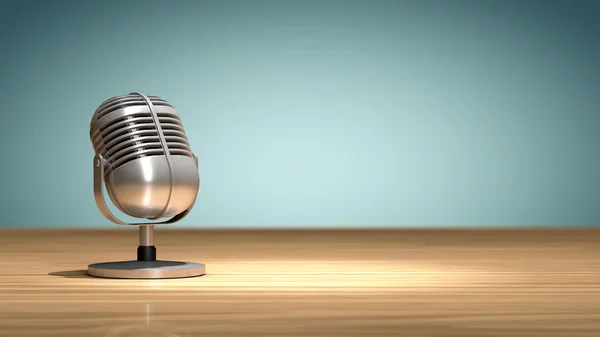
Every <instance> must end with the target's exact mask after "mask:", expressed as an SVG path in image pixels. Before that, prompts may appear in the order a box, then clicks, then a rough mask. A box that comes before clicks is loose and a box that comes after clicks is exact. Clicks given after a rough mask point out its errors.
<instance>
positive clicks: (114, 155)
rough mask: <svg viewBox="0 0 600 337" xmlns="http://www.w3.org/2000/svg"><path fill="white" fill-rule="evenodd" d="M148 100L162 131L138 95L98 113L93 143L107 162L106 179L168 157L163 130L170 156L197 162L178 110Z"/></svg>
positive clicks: (120, 99)
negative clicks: (139, 162)
mask: <svg viewBox="0 0 600 337" xmlns="http://www.w3.org/2000/svg"><path fill="white" fill-rule="evenodd" d="M147 97H148V98H149V99H150V101H151V102H152V105H153V106H154V110H155V112H156V115H157V117H158V121H159V123H160V128H157V126H156V124H155V122H154V119H153V116H152V114H151V111H150V108H149V106H148V104H147V103H146V101H145V100H144V99H143V97H142V96H140V95H137V94H129V95H122V96H115V97H112V98H109V99H107V100H106V101H104V102H103V103H102V104H101V105H100V106H99V107H98V109H96V111H95V112H94V115H93V117H92V121H91V123H90V139H91V141H92V145H93V147H94V151H95V153H96V154H100V155H102V156H103V157H104V159H105V160H106V161H107V164H108V165H107V167H106V169H105V175H108V174H110V173H111V172H112V171H113V170H115V169H116V168H117V167H119V166H121V165H123V164H125V163H127V162H130V161H132V160H136V159H139V158H143V157H149V156H162V155H165V152H164V151H165V149H163V146H162V144H161V140H160V137H159V132H160V131H159V130H161V129H162V133H163V135H164V139H165V140H166V145H167V149H168V151H169V154H170V155H180V156H186V157H192V158H193V154H192V150H191V149H190V145H189V142H188V139H187V136H186V134H185V131H184V129H183V125H182V123H181V119H180V118H179V115H178V114H177V111H176V110H175V108H174V107H173V106H172V105H171V104H169V103H168V102H167V101H165V100H164V99H162V98H160V97H158V96H151V95H149V96H147Z"/></svg>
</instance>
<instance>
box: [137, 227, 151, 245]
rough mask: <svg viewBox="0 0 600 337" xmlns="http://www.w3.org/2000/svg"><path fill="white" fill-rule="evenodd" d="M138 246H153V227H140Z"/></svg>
mask: <svg viewBox="0 0 600 337" xmlns="http://www.w3.org/2000/svg"><path fill="white" fill-rule="evenodd" d="M140 246H154V225H141V226H140Z"/></svg>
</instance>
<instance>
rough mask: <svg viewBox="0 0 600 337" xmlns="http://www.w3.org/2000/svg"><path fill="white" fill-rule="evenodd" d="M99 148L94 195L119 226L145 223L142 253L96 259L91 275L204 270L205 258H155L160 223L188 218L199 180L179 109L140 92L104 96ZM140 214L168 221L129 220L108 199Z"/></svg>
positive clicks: (96, 131) (96, 124) (96, 118)
mask: <svg viewBox="0 0 600 337" xmlns="http://www.w3.org/2000/svg"><path fill="white" fill-rule="evenodd" d="M90 139H91V141H92V146H93V147H94V152H95V156H94V198H95V199H96V204H97V206H98V209H100V212H102V214H103V215H104V216H105V217H106V218H107V219H108V220H110V221H112V222H114V223H116V224H120V225H135V226H139V247H138V251H137V260H133V261H120V262H106V263H96V264H91V265H89V266H88V274H89V275H92V276H98V277H109V278H143V279H145V278H178V277H191V276H200V275H204V273H205V267H204V265H203V264H200V263H192V262H177V261H160V260H156V248H155V247H154V234H153V231H154V225H161V224H170V223H174V222H176V221H179V220H181V219H183V218H184V217H185V216H186V215H187V214H188V213H189V212H190V210H191V209H192V207H193V206H194V203H195V201H196V196H197V194H198V188H199V187H200V178H199V175H198V157H197V156H196V155H195V154H194V153H193V152H192V150H191V148H190V145H189V142H188V139H187V136H186V134H185V131H184V129H183V124H182V123H181V119H180V118H179V115H178V114H177V111H175V108H174V107H173V106H172V105H171V104H169V103H168V102H167V101H165V100H164V99H162V98H160V97H157V96H146V95H144V94H141V93H131V94H129V95H123V96H116V97H112V98H109V99H108V100H106V101H104V102H103V103H102V104H101V105H100V107H98V109H96V111H95V112H94V115H93V117H92V121H91V123H90ZM104 185H106V189H107V191H108V195H109V196H110V199H111V200H112V202H113V204H114V205H115V206H116V207H117V208H118V209H119V210H120V211H121V212H123V213H125V214H128V215H130V216H132V217H136V218H145V219H148V220H158V219H161V218H167V217H168V218H170V219H168V220H166V221H163V222H157V223H151V222H144V223H137V224H130V223H125V222H123V221H121V220H119V219H117V218H116V217H115V216H114V215H113V214H112V213H111V211H110V210H109V209H108V207H107V205H106V203H105V200H104V191H103V190H104V188H103V186H104Z"/></svg>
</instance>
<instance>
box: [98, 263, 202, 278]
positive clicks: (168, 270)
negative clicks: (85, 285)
mask: <svg viewBox="0 0 600 337" xmlns="http://www.w3.org/2000/svg"><path fill="white" fill-rule="evenodd" d="M87 273H88V275H91V276H96V277H104V278H122V279H164V278H182V277H194V276H202V275H204V274H205V273H206V272H205V266H204V265H203V264H201V263H193V262H178V261H119V262H105V263H95V264H90V265H89V266H88V271H87Z"/></svg>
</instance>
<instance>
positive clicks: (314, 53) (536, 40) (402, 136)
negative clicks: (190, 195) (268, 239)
mask: <svg viewBox="0 0 600 337" xmlns="http://www.w3.org/2000/svg"><path fill="white" fill-rule="evenodd" d="M599 15H600V5H599V2H598V1H563V2H560V1H457V0H453V1H366V0H365V1H69V2H65V1H13V2H10V1H8V2H7V1H3V2H0V39H1V41H0V42H1V52H0V57H1V62H0V71H1V73H0V96H1V100H2V104H1V105H0V111H1V118H2V120H1V128H2V130H1V131H2V132H1V156H0V160H1V163H2V164H1V172H0V173H1V174H0V177H1V180H0V184H1V185H0V187H1V190H0V198H1V200H0V205H1V208H0V224H1V225H2V226H3V227H10V226H13V227H107V228H114V226H115V225H113V224H111V223H109V222H108V221H107V220H105V219H104V218H103V217H102V215H101V214H100V212H99V211H98V210H97V209H96V205H95V203H94V200H93V196H92V156H93V150H92V147H91V144H90V140H89V138H88V131H89V122H90V118H91V115H92V113H93V111H94V110H95V109H96V107H97V106H98V105H99V104H100V103H101V102H102V101H103V100H105V99H106V98H108V97H110V96H114V95H120V94H124V93H129V92H133V91H139V92H144V93H149V94H155V95H159V96H162V97H164V98H166V99H167V100H169V101H170V102H171V103H172V104H173V105H175V107H176V108H177V109H178V111H179V114H180V115H181V118H182V119H183V122H184V125H185V127H186V131H187V133H188V136H189V139H190V142H191V146H192V149H193V150H194V151H195V152H196V153H197V154H198V155H199V157H200V175H201V189H200V194H199V196H198V202H197V205H196V207H195V209H194V211H193V212H192V213H191V214H190V216H189V217H188V218H186V219H185V220H183V221H182V222H181V223H180V224H179V226H183V227H191V226H193V227H196V226H197V227H303V226H306V227H388V226H413V227H427V226H585V225H598V224H600V179H599V178H600V38H599V36H600V20H599V19H598V18H599V17H600V16H599Z"/></svg>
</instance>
